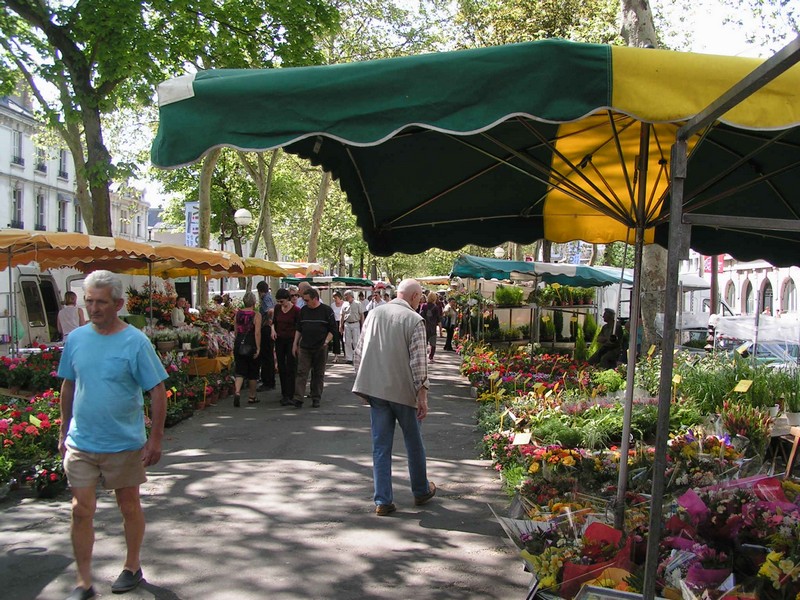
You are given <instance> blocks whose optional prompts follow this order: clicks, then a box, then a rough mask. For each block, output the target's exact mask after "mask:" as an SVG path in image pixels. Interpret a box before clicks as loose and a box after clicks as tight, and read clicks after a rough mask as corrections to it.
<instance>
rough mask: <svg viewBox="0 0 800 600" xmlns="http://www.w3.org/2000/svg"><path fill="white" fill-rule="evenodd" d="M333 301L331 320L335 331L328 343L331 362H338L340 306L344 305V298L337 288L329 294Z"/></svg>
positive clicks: (340, 328) (340, 334) (340, 338)
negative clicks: (334, 323)
mask: <svg viewBox="0 0 800 600" xmlns="http://www.w3.org/2000/svg"><path fill="white" fill-rule="evenodd" d="M331 298H332V299H333V303H332V304H331V308H332V309H333V320H334V321H336V333H335V334H334V336H333V340H331V343H330V350H331V352H333V362H339V355H340V354H341V353H342V307H343V306H344V298H343V297H342V293H341V292H339V291H338V290H337V291H335V292H333V295H332V296H331Z"/></svg>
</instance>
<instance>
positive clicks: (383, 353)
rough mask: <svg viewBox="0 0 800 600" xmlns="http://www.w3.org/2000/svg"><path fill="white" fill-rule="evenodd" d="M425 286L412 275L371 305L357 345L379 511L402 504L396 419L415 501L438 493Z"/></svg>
mask: <svg viewBox="0 0 800 600" xmlns="http://www.w3.org/2000/svg"><path fill="white" fill-rule="evenodd" d="M421 299H422V286H420V284H419V282H417V281H416V280H415V279H406V280H404V281H401V282H400V284H399V285H398V286H397V298H395V299H394V300H392V301H391V302H389V303H388V304H384V305H382V306H379V307H377V308H375V309H373V310H371V311H370V314H369V317H368V318H367V320H366V321H365V322H364V330H363V331H362V334H361V337H360V338H359V341H358V346H357V348H356V351H355V362H354V364H355V368H356V379H355V384H354V385H353V392H354V393H355V394H357V395H359V396H361V397H362V398H363V399H364V400H365V402H367V403H368V404H369V406H370V421H371V429H372V471H373V479H374V485H375V492H374V496H373V499H374V502H375V513H376V514H377V515H378V516H386V515H389V514H391V513H393V512H394V511H395V510H397V508H396V506H395V504H394V494H393V491H392V445H393V441H394V429H395V423H399V424H400V428H401V429H402V430H403V440H404V442H405V446H406V453H407V455H408V474H409V476H410V478H411V492H412V493H413V494H414V505H415V506H422V505H423V504H425V503H427V502H428V501H430V499H431V498H433V497H434V496H435V495H436V485H435V484H434V483H433V482H432V481H428V473H427V462H426V457H425V446H424V444H423V442H422V431H421V423H422V420H423V419H425V417H426V416H427V414H428V388H429V386H430V383H429V381H428V364H427V362H426V360H425V343H426V337H427V332H426V330H425V323H424V321H423V318H422V316H421V315H420V314H419V313H418V312H417V308H418V307H419V303H420V300H421Z"/></svg>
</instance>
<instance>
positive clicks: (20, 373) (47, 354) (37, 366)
mask: <svg viewBox="0 0 800 600" xmlns="http://www.w3.org/2000/svg"><path fill="white" fill-rule="evenodd" d="M37 350H38V352H31V353H30V354H25V355H24V356H19V357H16V358H12V357H9V356H3V357H2V358H0V387H7V388H11V389H13V390H16V391H19V390H27V391H32V392H41V391H44V390H46V389H49V388H53V387H58V386H59V385H60V380H59V379H58V375H57V374H56V371H57V370H58V363H59V361H60V360H61V348H59V347H57V346H54V347H52V348H51V347H48V346H39V347H38V348H37Z"/></svg>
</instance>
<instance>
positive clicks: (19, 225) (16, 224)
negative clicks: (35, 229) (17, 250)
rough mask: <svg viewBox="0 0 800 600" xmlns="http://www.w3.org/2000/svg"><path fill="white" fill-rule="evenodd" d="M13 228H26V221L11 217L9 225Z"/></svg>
mask: <svg viewBox="0 0 800 600" xmlns="http://www.w3.org/2000/svg"><path fill="white" fill-rule="evenodd" d="M8 226H9V227H11V229H25V223H24V222H22V221H16V220H14V219H11V223H9V225H8Z"/></svg>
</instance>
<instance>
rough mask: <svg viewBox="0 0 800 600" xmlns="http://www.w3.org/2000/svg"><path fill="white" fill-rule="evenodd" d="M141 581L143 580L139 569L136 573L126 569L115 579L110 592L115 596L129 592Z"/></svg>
mask: <svg viewBox="0 0 800 600" xmlns="http://www.w3.org/2000/svg"><path fill="white" fill-rule="evenodd" d="M142 579H144V577H143V576H142V570H141V569H139V570H138V571H136V573H134V572H132V571H129V570H128V569H123V571H122V573H120V574H119V577H117V580H116V581H115V582H114V583H112V584H111V591H112V592H113V593H115V594H124V593H125V592H130V591H131V590H132V589H133V588H135V587H136V586H137V585H139V584H140V583H142Z"/></svg>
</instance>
